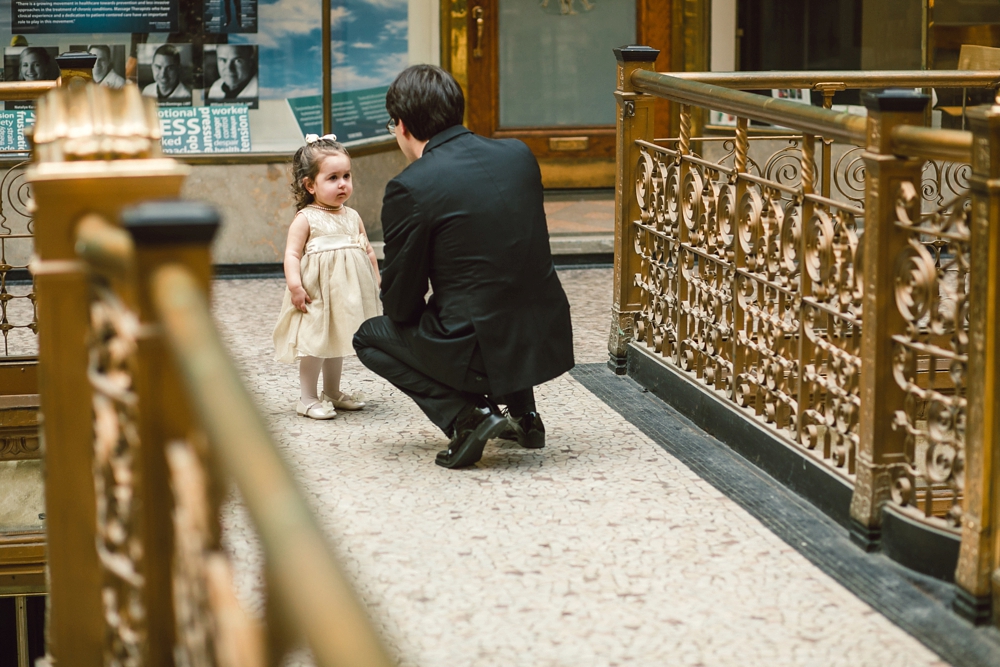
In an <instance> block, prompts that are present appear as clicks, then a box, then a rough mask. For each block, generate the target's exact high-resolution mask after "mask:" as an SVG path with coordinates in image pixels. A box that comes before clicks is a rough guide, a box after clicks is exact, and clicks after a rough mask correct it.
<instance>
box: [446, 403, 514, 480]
mask: <svg viewBox="0 0 1000 667" xmlns="http://www.w3.org/2000/svg"><path fill="white" fill-rule="evenodd" d="M506 425H507V420H506V419H504V418H503V417H501V416H500V415H498V414H495V413H494V412H493V411H492V410H490V409H489V408H479V407H477V408H473V409H472V410H471V411H469V412H468V413H466V414H463V415H459V417H458V419H456V420H455V434H454V435H453V436H452V438H451V442H449V443H448V449H445V450H443V451H440V452H438V454H437V457H436V458H435V459H434V463H436V464H438V465H439V466H441V467H443V468H465V467H466V466H471V465H472V464H473V463H475V462H476V461H478V460H479V459H481V458H483V448H484V447H485V446H486V441H487V440H489V439H490V438H495V437H497V435H498V434H499V433H500V431H502V430H503V428H504V426H506Z"/></svg>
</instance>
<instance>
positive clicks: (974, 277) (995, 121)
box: [955, 103, 1000, 625]
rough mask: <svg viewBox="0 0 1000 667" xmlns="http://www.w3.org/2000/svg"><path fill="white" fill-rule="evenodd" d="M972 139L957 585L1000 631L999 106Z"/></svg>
mask: <svg viewBox="0 0 1000 667" xmlns="http://www.w3.org/2000/svg"><path fill="white" fill-rule="evenodd" d="M969 125H970V127H971V129H972V135H973V137H974V138H973V147H974V150H973V160H972V178H971V190H972V202H971V211H970V212H968V214H967V218H966V219H967V220H968V221H969V223H970V224H969V226H968V228H967V231H968V234H969V250H968V254H967V257H968V260H969V277H970V280H969V283H968V313H969V328H968V338H967V354H968V364H967V366H966V367H965V369H964V370H965V382H966V392H965V398H966V399H967V400H968V405H967V407H966V410H965V413H964V414H965V415H966V419H967V422H966V430H965V443H964V444H965V447H964V452H962V453H964V466H965V471H964V477H965V485H964V486H965V498H964V502H963V505H962V508H961V530H962V546H961V550H960V552H959V559H958V568H957V570H956V572H955V583H956V584H958V586H959V587H960V588H961V589H962V590H963V591H965V592H966V593H967V594H968V596H969V597H971V598H973V599H975V600H977V601H980V604H982V603H986V604H989V602H990V601H991V598H992V603H993V605H992V606H993V610H992V616H993V622H994V624H997V625H1000V604H998V603H1000V576H998V574H997V572H998V569H997V568H998V567H1000V533H998V531H997V518H998V516H1000V484H998V483H997V470H1000V387H998V371H997V367H998V365H1000V103H998V104H994V105H993V106H987V107H979V108H976V109H972V110H970V112H969Z"/></svg>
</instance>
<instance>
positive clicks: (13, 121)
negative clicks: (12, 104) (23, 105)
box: [0, 109, 35, 152]
mask: <svg viewBox="0 0 1000 667" xmlns="http://www.w3.org/2000/svg"><path fill="white" fill-rule="evenodd" d="M34 124H35V112H34V111H33V110H27V109H24V110H17V111H0V150H4V151H24V152H28V151H29V150H30V147H29V146H28V140H27V139H25V137H24V128H26V127H28V126H29V125H34Z"/></svg>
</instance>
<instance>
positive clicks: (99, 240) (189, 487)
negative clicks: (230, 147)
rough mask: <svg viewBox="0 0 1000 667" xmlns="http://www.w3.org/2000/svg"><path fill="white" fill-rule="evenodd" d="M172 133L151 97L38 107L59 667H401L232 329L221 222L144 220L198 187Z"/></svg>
mask: <svg viewBox="0 0 1000 667" xmlns="http://www.w3.org/2000/svg"><path fill="white" fill-rule="evenodd" d="M70 109H72V110H73V113H74V115H75V118H76V119H77V121H78V123H79V125H78V126H77V127H76V128H72V129H71V128H69V127H68V126H67V125H66V124H65V123H62V122H61V118H63V117H65V113H66V112H67V111H68V110H70ZM108 110H111V113H110V114H107V111H108ZM97 121H100V122H97ZM79 127H90V128H91V132H90V133H89V134H87V135H86V136H81V133H80V132H79ZM159 131H160V129H159V122H158V120H157V117H156V113H155V104H154V103H153V102H152V101H151V100H148V99H147V98H143V97H142V96H141V95H140V94H139V91H138V89H137V88H136V87H134V86H127V87H126V88H124V89H123V90H121V91H111V90H109V89H106V88H101V87H98V86H93V85H92V84H91V85H89V86H84V85H82V84H81V85H71V86H69V87H67V88H65V89H62V90H59V91H56V92H55V93H53V94H51V95H50V96H47V97H45V98H42V99H41V100H40V102H39V105H38V122H37V125H36V130H35V143H36V146H35V160H34V162H33V164H32V165H31V168H30V169H29V172H28V180H29V182H30V183H31V186H32V188H33V190H34V193H35V200H36V220H37V221H38V235H37V237H36V253H37V258H36V259H35V260H34V261H33V263H32V267H31V268H32V272H33V274H34V276H35V280H36V283H37V289H38V294H39V299H38V304H39V307H38V317H39V323H40V325H41V326H40V327H39V347H40V358H41V362H42V363H41V365H40V380H39V385H40V389H41V409H42V412H43V414H44V415H45V417H46V418H45V419H44V421H43V426H42V428H43V431H44V435H45V442H46V448H45V464H46V489H45V490H46V514H47V517H46V519H47V522H46V523H47V525H46V538H47V542H48V551H47V554H48V583H49V591H48V594H49V604H48V632H47V639H48V644H47V649H48V653H49V659H50V661H51V663H52V664H74V665H99V664H130V665H172V664H187V665H206V666H210V665H220V666H227V667H228V666H237V665H239V666H248V667H256V666H261V667H263V666H264V665H270V664H280V662H281V659H282V657H283V655H284V653H285V652H286V651H288V650H289V649H290V648H292V647H293V646H294V644H295V642H297V640H298V639H299V638H300V637H301V638H303V639H304V640H305V641H306V643H307V644H308V645H309V647H310V648H311V650H312V653H313V656H314V657H315V660H316V662H317V664H320V665H334V664H336V665H388V664H390V660H389V658H388V657H387V655H386V653H385V651H384V649H383V648H382V646H381V643H380V640H379V638H378V636H377V635H376V633H375V632H374V630H373V628H372V626H371V624H370V622H369V621H368V619H367V616H366V614H365V612H364V610H363V609H362V607H361V605H360V604H359V603H358V601H357V599H356V598H355V597H354V595H353V593H352V591H351V589H350V585H349V583H348V581H347V579H346V577H345V576H344V575H343V574H342V572H341V571H340V569H339V567H338V564H337V561H336V560H335V558H334V556H333V553H332V549H331V547H330V545H329V543H328V541H327V539H326V538H325V536H324V534H323V531H322V530H321V528H320V526H319V523H318V521H317V520H316V519H315V517H314V516H313V514H312V513H311V511H310V509H309V506H308V504H307V502H306V501H305V500H304V497H303V495H302V493H301V492H300V491H299V489H298V487H297V485H296V484H295V482H294V480H293V479H292V476H291V474H290V473H289V471H288V469H287V467H286V466H285V465H284V463H283V461H282V459H281V457H280V455H279V454H278V452H277V449H276V448H275V445H274V443H273V441H272V440H271V438H270V436H269V434H268V433H267V429H266V427H265V425H264V422H263V419H262V418H261V416H260V415H259V414H258V412H257V411H256V409H255V407H254V405H253V403H252V401H251V399H250V396H249V394H248V392H247V390H246V389H245V388H244V387H243V386H242V384H241V382H240V379H239V375H238V373H237V371H236V369H235V367H234V366H233V364H232V362H231V361H230V360H229V357H228V355H227V353H226V351H225V349H224V346H223V344H222V342H221V340H220V337H219V335H218V333H217V332H216V330H215V328H214V324H213V322H212V319H211V316H210V313H209V309H208V302H207V292H208V289H209V285H210V280H211V258H210V251H209V247H210V243H211V241H212V238H213V235H214V233H215V230H216V228H217V226H218V218H217V215H216V214H215V213H214V211H212V210H211V209H208V208H207V207H204V206H200V205H196V204H187V203H179V202H175V203H172V204H164V203H159V204H151V205H148V206H136V204H139V203H141V202H142V201H144V200H147V199H149V200H162V199H176V197H177V196H178V194H179V192H180V188H181V185H182V183H183V180H184V178H185V176H186V174H187V171H188V170H187V168H186V167H185V166H183V165H181V164H179V163H177V162H175V161H173V160H170V159H164V158H162V157H161V154H160V149H159V141H158V139H159ZM112 157H113V158H114V159H108V158H112ZM230 481H232V482H235V484H236V486H237V488H239V489H240V491H241V492H242V497H243V500H244V502H245V503H246V505H247V508H248V510H249V514H250V516H251V518H252V520H253V522H254V525H255V527H256V528H257V530H258V533H259V536H260V540H261V544H262V547H263V552H264V556H265V559H264V560H265V566H264V574H265V579H266V583H267V588H266V592H265V598H266V599H265V601H264V607H265V609H266V614H265V619H264V620H263V622H261V621H258V620H254V619H252V618H251V617H250V616H248V615H247V614H246V613H244V611H243V610H242V608H241V606H240V604H239V602H238V601H237V597H236V595H235V592H234V587H233V583H232V573H231V567H230V564H229V561H228V558H227V557H226V555H225V553H224V552H223V550H222V548H221V533H222V527H221V524H220V516H219V508H220V504H221V502H222V499H223V497H224V495H225V494H226V492H227V489H228V488H229V482H230Z"/></svg>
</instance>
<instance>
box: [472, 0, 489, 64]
mask: <svg viewBox="0 0 1000 667" xmlns="http://www.w3.org/2000/svg"><path fill="white" fill-rule="evenodd" d="M485 13H486V11H485V10H484V9H483V8H482V6H481V5H476V6H475V7H473V8H472V19H473V20H474V21H475V22H476V45H475V47H473V49H472V57H473V58H482V57H483V29H484V28H485V27H486V19H485V18H484V15H485Z"/></svg>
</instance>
